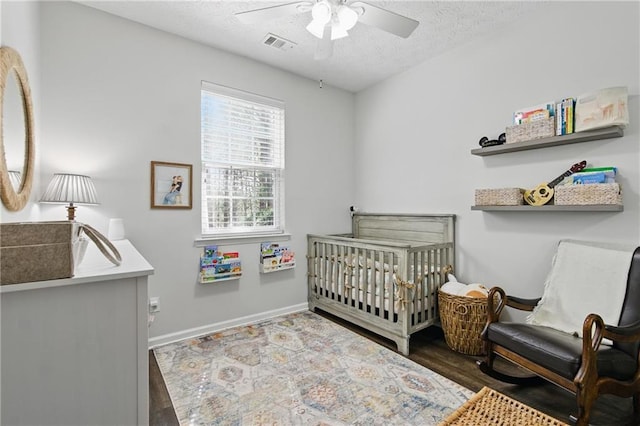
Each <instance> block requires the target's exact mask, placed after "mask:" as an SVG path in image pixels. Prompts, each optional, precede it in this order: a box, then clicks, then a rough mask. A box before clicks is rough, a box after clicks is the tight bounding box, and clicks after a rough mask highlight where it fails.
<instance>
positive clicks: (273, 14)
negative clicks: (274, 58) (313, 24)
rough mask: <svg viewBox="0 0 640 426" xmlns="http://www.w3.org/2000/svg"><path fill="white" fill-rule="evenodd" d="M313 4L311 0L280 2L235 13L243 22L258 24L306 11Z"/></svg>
mask: <svg viewBox="0 0 640 426" xmlns="http://www.w3.org/2000/svg"><path fill="white" fill-rule="evenodd" d="M312 6H313V3H312V2H310V1H296V2H293V3H286V4H280V5H278V6H269V7H265V8H262V9H254V10H248V11H246V12H238V13H236V14H235V15H236V17H237V18H238V19H239V20H240V22H242V23H245V24H257V23H260V22H263V21H268V20H271V19H276V18H281V17H283V16H289V15H295V14H296V13H301V12H306V11H309V10H311V7H312Z"/></svg>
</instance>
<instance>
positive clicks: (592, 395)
mask: <svg viewBox="0 0 640 426" xmlns="http://www.w3.org/2000/svg"><path fill="white" fill-rule="evenodd" d="M597 398H598V391H597V390H594V389H590V390H586V389H584V388H578V390H577V392H576V402H577V403H578V418H577V419H576V426H589V417H591V408H592V407H593V403H594V402H595V401H596V399H597Z"/></svg>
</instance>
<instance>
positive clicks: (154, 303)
mask: <svg viewBox="0 0 640 426" xmlns="http://www.w3.org/2000/svg"><path fill="white" fill-rule="evenodd" d="M149 312H150V313H154V312H160V298H159V297H152V298H151V299H149Z"/></svg>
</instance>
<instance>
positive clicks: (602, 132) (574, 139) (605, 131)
mask: <svg viewBox="0 0 640 426" xmlns="http://www.w3.org/2000/svg"><path fill="white" fill-rule="evenodd" d="M622 136H624V130H623V128H622V126H610V127H604V128H602V129H596V130H590V131H587V132H579V133H571V134H569V135H562V136H552V137H550V138H543V139H536V140H532V141H523V142H514V143H505V144H503V145H496V146H488V147H486V148H476V149H472V150H471V153H472V154H473V155H479V156H481V157H484V156H487V155H497V154H505V153H507V152H517V151H527V150H530V149H539V148H547V147H550V146H560V145H568V144H572V143H581V142H588V141H593V140H597V139H611V138H620V137H622ZM563 207H564V206H563Z"/></svg>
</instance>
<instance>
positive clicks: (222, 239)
mask: <svg viewBox="0 0 640 426" xmlns="http://www.w3.org/2000/svg"><path fill="white" fill-rule="evenodd" d="M290 239H291V234H287V233H284V234H261V235H221V236H219V237H214V236H208V237H201V238H196V240H195V241H194V246H196V247H206V246H209V245H214V244H218V245H232V244H254V243H262V242H265V241H268V242H272V241H289V240H290Z"/></svg>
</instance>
